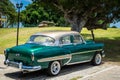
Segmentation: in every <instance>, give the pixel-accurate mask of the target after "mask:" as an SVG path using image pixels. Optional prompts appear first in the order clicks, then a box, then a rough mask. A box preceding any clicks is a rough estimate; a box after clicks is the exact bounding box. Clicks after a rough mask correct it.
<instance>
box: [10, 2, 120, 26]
mask: <svg viewBox="0 0 120 80" xmlns="http://www.w3.org/2000/svg"><path fill="white" fill-rule="evenodd" d="M10 1H11V2H12V3H13V4H14V5H15V6H16V3H21V2H22V3H23V7H22V8H21V10H24V9H25V6H27V5H28V4H30V3H32V1H31V0H10ZM112 26H116V27H118V28H120V22H118V23H115V24H114V23H111V24H110V27H112Z"/></svg>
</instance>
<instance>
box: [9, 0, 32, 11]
mask: <svg viewBox="0 0 120 80" xmlns="http://www.w3.org/2000/svg"><path fill="white" fill-rule="evenodd" d="M10 1H11V2H12V3H13V4H14V5H15V6H16V3H21V2H22V3H23V7H22V8H21V10H24V9H25V6H27V5H28V4H30V3H32V1H31V0H10Z"/></svg>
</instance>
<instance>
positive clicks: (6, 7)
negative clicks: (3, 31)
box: [0, 0, 17, 25]
mask: <svg viewBox="0 0 120 80" xmlns="http://www.w3.org/2000/svg"><path fill="white" fill-rule="evenodd" d="M0 12H1V13H2V14H4V15H5V16H7V18H8V22H9V24H13V23H14V22H15V21H16V17H17V13H16V10H15V7H14V5H13V4H12V3H11V2H10V1H9V0H1V1H0ZM9 24H8V25H9Z"/></svg>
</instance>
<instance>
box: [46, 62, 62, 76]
mask: <svg viewBox="0 0 120 80" xmlns="http://www.w3.org/2000/svg"><path fill="white" fill-rule="evenodd" d="M60 70H61V65H60V62H59V61H53V62H51V63H50V65H49V67H48V74H49V75H50V76H55V75H58V74H59V72H60Z"/></svg>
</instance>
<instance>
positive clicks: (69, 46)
mask: <svg viewBox="0 0 120 80" xmlns="http://www.w3.org/2000/svg"><path fill="white" fill-rule="evenodd" d="M72 42H73V36H72V35H65V36H63V37H61V38H60V45H61V47H62V48H63V50H65V51H68V52H69V53H73V52H74V51H75V47H74V45H73V43H72Z"/></svg>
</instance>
